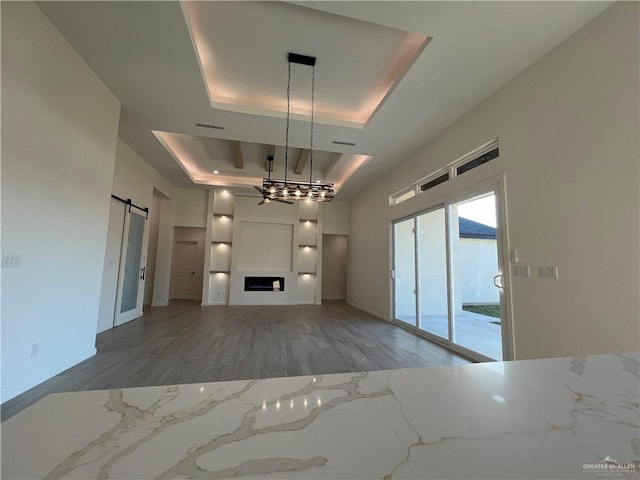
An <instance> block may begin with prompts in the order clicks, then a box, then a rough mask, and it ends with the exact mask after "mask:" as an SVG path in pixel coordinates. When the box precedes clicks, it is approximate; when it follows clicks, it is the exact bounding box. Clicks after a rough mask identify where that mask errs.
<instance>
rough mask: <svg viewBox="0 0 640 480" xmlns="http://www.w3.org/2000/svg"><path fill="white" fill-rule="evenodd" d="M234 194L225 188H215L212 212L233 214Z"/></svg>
mask: <svg viewBox="0 0 640 480" xmlns="http://www.w3.org/2000/svg"><path fill="white" fill-rule="evenodd" d="M234 199H235V195H234V194H233V193H231V192H228V191H227V190H216V192H215V197H214V212H215V213H216V214H217V215H228V216H233V203H234Z"/></svg>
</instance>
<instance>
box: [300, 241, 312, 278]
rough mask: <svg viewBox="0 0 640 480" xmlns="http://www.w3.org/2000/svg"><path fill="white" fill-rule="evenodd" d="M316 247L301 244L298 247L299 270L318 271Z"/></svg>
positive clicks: (302, 271) (304, 271) (306, 271)
mask: <svg viewBox="0 0 640 480" xmlns="http://www.w3.org/2000/svg"><path fill="white" fill-rule="evenodd" d="M316 250H317V249H316V247H315V246H310V245H301V246H300V248H299V249H298V272H300V273H316Z"/></svg>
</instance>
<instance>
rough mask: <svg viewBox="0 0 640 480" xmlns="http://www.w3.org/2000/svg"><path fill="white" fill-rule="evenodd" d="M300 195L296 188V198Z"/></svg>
mask: <svg viewBox="0 0 640 480" xmlns="http://www.w3.org/2000/svg"><path fill="white" fill-rule="evenodd" d="M300 193H301V192H300V189H299V188H296V197H299V196H300Z"/></svg>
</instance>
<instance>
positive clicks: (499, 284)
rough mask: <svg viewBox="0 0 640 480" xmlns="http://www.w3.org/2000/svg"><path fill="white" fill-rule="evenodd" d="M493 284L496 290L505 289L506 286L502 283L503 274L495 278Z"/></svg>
mask: <svg viewBox="0 0 640 480" xmlns="http://www.w3.org/2000/svg"><path fill="white" fill-rule="evenodd" d="M493 284H494V285H495V286H496V288H504V285H503V283H502V274H501V273H499V274H498V275H496V276H495V277H493Z"/></svg>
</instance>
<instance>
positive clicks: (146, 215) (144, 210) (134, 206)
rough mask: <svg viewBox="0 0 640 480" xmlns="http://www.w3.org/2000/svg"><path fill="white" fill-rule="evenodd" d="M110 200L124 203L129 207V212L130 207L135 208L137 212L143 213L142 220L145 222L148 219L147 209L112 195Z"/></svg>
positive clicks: (129, 200) (128, 199)
mask: <svg viewBox="0 0 640 480" xmlns="http://www.w3.org/2000/svg"><path fill="white" fill-rule="evenodd" d="M111 198H114V199H116V200H118V201H120V202H122V203H125V204H127V205H129V211H131V207H133V208H137V209H138V210H141V211H143V212H144V213H145V217H144V218H146V219H147V220H148V219H149V208H148V207H144V208H142V207H139V206H138V205H136V204H135V203H133V202H132V201H131V199H130V198H127V199H126V200H125V199H124V198H120V197H119V196H117V195H113V194H112V195H111Z"/></svg>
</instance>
